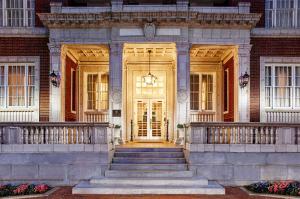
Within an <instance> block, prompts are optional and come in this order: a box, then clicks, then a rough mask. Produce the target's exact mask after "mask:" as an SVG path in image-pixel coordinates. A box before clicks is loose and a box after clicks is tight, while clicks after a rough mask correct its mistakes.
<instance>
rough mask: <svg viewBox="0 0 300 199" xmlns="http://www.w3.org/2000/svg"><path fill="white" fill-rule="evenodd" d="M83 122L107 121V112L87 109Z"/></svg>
mask: <svg viewBox="0 0 300 199" xmlns="http://www.w3.org/2000/svg"><path fill="white" fill-rule="evenodd" d="M84 117H85V118H84V121H85V122H108V113H107V112H99V111H87V112H85V113H84Z"/></svg>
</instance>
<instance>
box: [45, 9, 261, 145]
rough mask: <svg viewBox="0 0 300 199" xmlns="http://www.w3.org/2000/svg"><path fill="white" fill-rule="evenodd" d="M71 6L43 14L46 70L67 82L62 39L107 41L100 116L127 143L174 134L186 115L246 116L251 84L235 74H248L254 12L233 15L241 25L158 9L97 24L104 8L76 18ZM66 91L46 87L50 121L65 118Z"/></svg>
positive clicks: (192, 117)
mask: <svg viewBox="0 0 300 199" xmlns="http://www.w3.org/2000/svg"><path fill="white" fill-rule="evenodd" d="M55 6H57V4H56V5H55ZM72 12H74V13H72V14H70V10H68V11H66V12H65V11H64V9H62V10H60V9H53V12H52V13H50V14H41V16H40V18H41V20H42V21H43V22H44V24H45V25H47V26H48V28H49V31H50V43H49V49H50V60H51V71H52V70H55V71H58V72H60V74H61V79H62V82H64V78H65V76H66V74H65V73H64V70H65V69H64V66H65V64H64V60H65V59H64V57H65V56H66V55H65V53H64V51H63V50H62V46H64V45H74V44H77V45H78V44H80V45H81V46H85V45H101V46H107V57H106V58H107V63H106V64H107V67H108V69H107V70H106V71H107V72H108V79H109V81H108V82H109V83H108V99H107V101H108V110H107V120H105V121H107V122H110V123H112V124H115V125H120V126H121V132H122V133H121V136H122V139H123V140H124V141H130V140H131V139H132V138H133V139H134V140H145V139H146V140H149V139H150V140H166V139H167V137H168V138H169V140H170V141H171V140H175V139H176V137H177V134H178V133H177V125H178V124H185V123H189V122H191V121H197V122H205V121H208V122H209V121H244V122H247V121H249V120H250V119H249V115H250V104H249V99H250V93H249V88H248V86H246V87H244V88H242V87H240V86H239V77H240V75H241V74H244V73H245V72H247V73H248V74H250V71H249V63H250V61H249V60H250V49H251V45H250V29H251V27H252V26H253V25H254V24H255V23H256V21H257V20H258V17H257V16H256V15H255V16H254V15H253V16H252V15H251V14H249V11H248V10H247V9H245V10H241V11H239V12H238V13H236V14H235V16H236V17H238V18H239V24H236V23H231V21H230V20H229V21H228V19H227V18H226V20H225V18H224V17H229V15H230V14H229V13H222V14H215V13H198V11H193V12H192V13H194V14H197V16H198V17H204V15H205V20H203V21H202V22H201V23H198V22H199V21H198V19H197V18H195V16H196V15H195V16H194V15H190V16H191V17H190V18H188V17H187V16H182V18H180V19H181V20H183V19H185V20H187V21H185V22H184V23H178V20H179V19H176V17H175V14H176V13H177V11H174V12H171V14H170V15H166V12H165V11H157V12H155V13H154V14H153V16H152V18H151V19H149V18H147V16H148V15H146V14H145V13H144V12H137V15H136V16H135V15H128V16H127V15H126V13H125V12H121V15H122V17H125V16H126V17H128V19H130V20H132V21H131V23H128V21H126V20H125V18H122V17H121V18H117V17H116V16H115V15H113V13H114V12H112V16H111V17H112V18H113V19H114V20H113V21H110V19H106V18H105V20H106V24H105V25H103V26H102V25H101V26H100V25H99V22H100V21H101V20H104V19H102V18H101V17H100V16H104V13H102V12H101V13H98V14H94V15H95V16H97V17H98V18H97V19H96V20H92V21H89V23H85V22H86V21H85V20H88V19H85V18H74V17H75V16H77V15H78V16H83V15H84V16H85V14H84V13H82V12H79V11H78V13H77V10H74V11H72ZM199 12H200V11H199ZM183 13H185V11H183ZM192 13H190V14H192ZM127 14H128V13H127ZM123 15H124V16H123ZM216 15H218V16H219V15H222V16H223V19H224V20H221V18H222V17H221V18H220V19H219V18H218V17H216ZM227 15H228V16H227ZM248 15H251V16H252V18H251V19H250V18H249V17H248ZM55 16H61V17H60V18H57V17H55ZM176 16H177V15H176ZM208 18H210V19H211V20H210V21H207V19H208ZM99 20H100V21H99ZM176 20H177V21H176ZM211 21H214V22H216V23H211ZM183 24H184V26H182V25H183ZM79 25H80V26H79ZM77 26H78V28H76V27H77ZM79 27H80V28H79ZM82 27H85V29H82ZM148 50H151V51H152V54H151V61H150V64H151V73H152V74H154V75H155V76H156V77H157V82H156V83H155V84H154V85H152V86H148V85H145V84H144V83H143V78H142V77H143V76H144V75H146V74H147V73H148V63H149V61H148V58H149V57H148V53H147V51H148ZM95 67H97V66H95ZM227 68H229V69H228V70H227ZM229 70H230V72H228V71H229ZM250 75H251V74H250ZM225 84H226V85H225ZM192 85H193V87H191V86H192ZM64 89H65V88H64V85H63V84H62V85H61V86H60V87H59V88H56V87H54V86H52V85H51V89H50V90H51V92H50V120H51V121H64V115H65V113H64V108H63V107H64V106H65V104H64V103H65V102H64ZM225 94H226V96H225ZM195 118H196V120H195ZM77 120H78V121H81V119H80V118H79V119H77ZM90 122H93V121H90Z"/></svg>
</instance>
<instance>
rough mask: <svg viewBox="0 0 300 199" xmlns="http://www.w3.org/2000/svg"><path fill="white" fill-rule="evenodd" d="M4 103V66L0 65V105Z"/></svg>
mask: <svg viewBox="0 0 300 199" xmlns="http://www.w3.org/2000/svg"><path fill="white" fill-rule="evenodd" d="M4 105H5V85H4V66H3V65H0V106H4Z"/></svg>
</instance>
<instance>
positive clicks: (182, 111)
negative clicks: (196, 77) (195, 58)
mask: <svg viewBox="0 0 300 199" xmlns="http://www.w3.org/2000/svg"><path fill="white" fill-rule="evenodd" d="M176 47H177V123H180V124H183V123H187V122H189V112H190V111H189V110H190V105H189V104H190V100H189V99H190V83H189V82H190V45H189V43H176Z"/></svg>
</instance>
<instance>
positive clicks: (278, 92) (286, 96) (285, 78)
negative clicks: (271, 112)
mask: <svg viewBox="0 0 300 199" xmlns="http://www.w3.org/2000/svg"><path fill="white" fill-rule="evenodd" d="M291 86H292V69H291V67H290V66H276V67H275V88H274V89H275V90H274V92H275V98H274V103H275V107H290V106H291V89H292V87H291Z"/></svg>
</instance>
